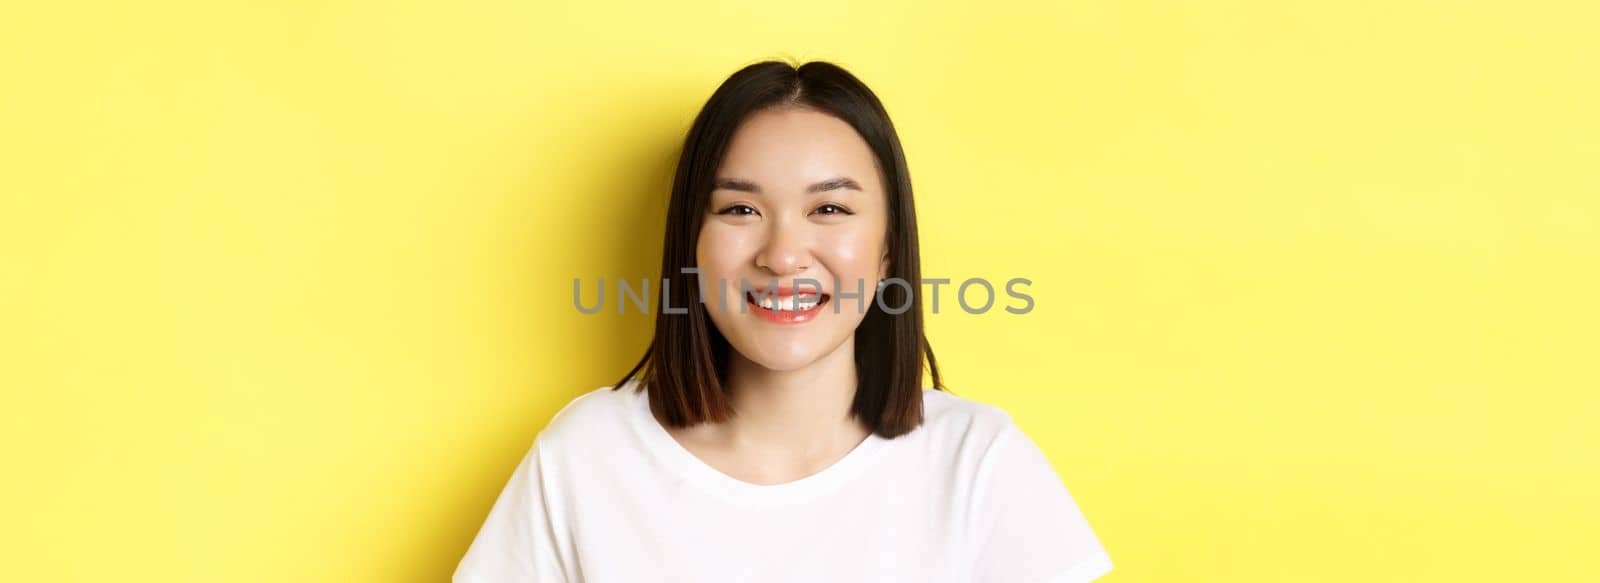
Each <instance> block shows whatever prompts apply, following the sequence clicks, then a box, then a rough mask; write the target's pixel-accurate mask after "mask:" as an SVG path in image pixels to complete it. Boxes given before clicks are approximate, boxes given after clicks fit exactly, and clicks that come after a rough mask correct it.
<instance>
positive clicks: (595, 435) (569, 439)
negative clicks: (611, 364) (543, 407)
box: [536, 382, 638, 451]
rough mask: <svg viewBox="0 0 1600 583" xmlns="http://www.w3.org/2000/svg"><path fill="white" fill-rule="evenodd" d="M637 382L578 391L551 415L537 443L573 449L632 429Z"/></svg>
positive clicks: (548, 447)
mask: <svg viewBox="0 0 1600 583" xmlns="http://www.w3.org/2000/svg"><path fill="white" fill-rule="evenodd" d="M636 391H637V384H636V383H634V382H629V383H628V384H626V385H623V386H621V387H613V386H604V387H598V388H594V389H590V390H588V391H585V392H583V393H582V394H579V395H578V396H576V397H573V398H572V400H570V401H568V402H567V404H566V405H563V406H562V407H561V409H559V410H557V411H556V413H555V415H553V416H551V417H550V423H549V424H548V425H546V426H545V428H544V430H543V431H540V432H539V437H538V438H537V440H536V445H537V446H538V447H539V448H540V449H541V450H545V451H553V450H571V449H573V448H581V447H583V445H584V444H592V443H595V442H605V441H611V440H614V439H618V438H621V437H623V436H624V435H625V434H627V432H628V431H629V427H630V426H629V424H630V423H631V422H632V418H631V415H632V414H634V411H633V410H632V407H633V406H634V405H635V404H637V402H638V401H637V400H636V399H637V397H638V393H637V392H636Z"/></svg>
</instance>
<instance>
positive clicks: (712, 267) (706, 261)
mask: <svg viewBox="0 0 1600 583" xmlns="http://www.w3.org/2000/svg"><path fill="white" fill-rule="evenodd" d="M721 227H722V226H721V225H707V226H706V227H705V228H702V229H700V240H699V241H698V242H697V243H696V244H695V251H694V254H695V265H697V266H699V267H700V271H701V274H702V276H708V277H711V278H716V277H721V276H725V275H726V274H730V273H733V272H735V271H737V270H738V268H739V266H740V265H742V264H743V263H744V262H745V260H746V259H748V258H749V257H752V256H753V255H752V254H753V253H754V251H753V250H751V249H749V248H748V247H749V241H748V240H747V237H744V236H741V235H740V234H738V233H736V232H733V231H731V230H729V229H724V228H721Z"/></svg>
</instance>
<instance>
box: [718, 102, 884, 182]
mask: <svg viewBox="0 0 1600 583" xmlns="http://www.w3.org/2000/svg"><path fill="white" fill-rule="evenodd" d="M717 176H718V177H719V178H741V179H745V180H752V181H755V182H757V183H759V184H770V185H771V186H773V187H784V186H795V185H801V184H807V185H809V184H811V183H813V182H816V181H818V180H825V179H829V178H833V177H836V176H849V177H851V178H854V179H855V180H856V181H857V182H858V183H860V184H861V187H862V188H863V189H870V190H880V189H881V186H880V184H879V177H878V165H877V160H876V159H875V158H873V156H872V149H871V148H870V147H869V146H867V142H866V140H864V139H862V138H861V134H858V133H856V130H855V128H853V127H851V126H850V124H849V123H847V122H845V121H844V120H841V119H839V118H837V117H834V116H832V115H829V114H827V113H824V112H821V111H817V110H815V109H810V108H783V109H766V110H762V111H758V112H755V113H752V114H750V116H749V117H747V118H745V120H744V121H743V122H742V123H740V124H739V127H738V129H736V130H735V131H734V133H733V138H732V140H730V141H729V143H728V150H727V153H726V154H724V156H723V159H722V165H721V167H720V168H719V169H718V173H717Z"/></svg>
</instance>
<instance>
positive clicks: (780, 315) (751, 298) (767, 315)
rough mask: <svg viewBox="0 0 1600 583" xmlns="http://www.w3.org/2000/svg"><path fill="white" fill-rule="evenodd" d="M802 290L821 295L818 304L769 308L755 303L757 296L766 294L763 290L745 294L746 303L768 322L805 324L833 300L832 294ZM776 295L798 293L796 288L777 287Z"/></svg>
mask: <svg viewBox="0 0 1600 583" xmlns="http://www.w3.org/2000/svg"><path fill="white" fill-rule="evenodd" d="M785 292H787V293H785ZM800 292H801V295H806V296H810V295H817V296H821V298H820V299H819V301H818V302H817V305H814V306H811V307H810V308H808V309H805V310H798V311H784V310H769V309H766V308H763V307H761V305H760V304H757V303H755V298H756V296H762V295H766V294H764V293H761V292H756V293H754V294H753V295H752V294H750V293H747V294H745V296H744V303H745V305H746V306H747V307H748V309H749V311H751V312H753V313H755V315H756V316H757V317H760V318H761V319H762V320H766V321H767V322H770V323H773V324H804V323H806V322H810V321H811V320H813V319H815V318H816V317H817V314H820V313H822V307H823V306H826V305H828V302H830V301H832V300H833V297H832V296H829V295H828V294H824V293H817V292H815V290H807V289H802V290H800ZM774 295H775V296H776V297H779V298H782V297H793V296H795V295H797V294H796V290H795V289H794V288H776V293H775V294H774Z"/></svg>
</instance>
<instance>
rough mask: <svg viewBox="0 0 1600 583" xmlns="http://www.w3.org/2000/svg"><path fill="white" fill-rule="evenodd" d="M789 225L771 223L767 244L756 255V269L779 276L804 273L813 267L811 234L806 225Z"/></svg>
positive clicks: (787, 222)
mask: <svg viewBox="0 0 1600 583" xmlns="http://www.w3.org/2000/svg"><path fill="white" fill-rule="evenodd" d="M789 223H790V221H784V220H780V221H773V222H771V223H769V224H771V225H772V226H771V228H770V229H769V230H768V231H767V241H766V244H765V245H762V247H761V251H760V252H759V253H757V254H756V267H760V268H762V269H765V270H767V271H768V272H771V273H772V274H773V275H777V276H783V275H793V274H797V273H802V272H804V271H805V270H806V269H809V268H810V267H811V264H812V262H813V258H812V256H811V251H810V249H811V240H810V237H811V236H810V233H809V232H807V231H806V229H805V228H804V225H792V224H789Z"/></svg>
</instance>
